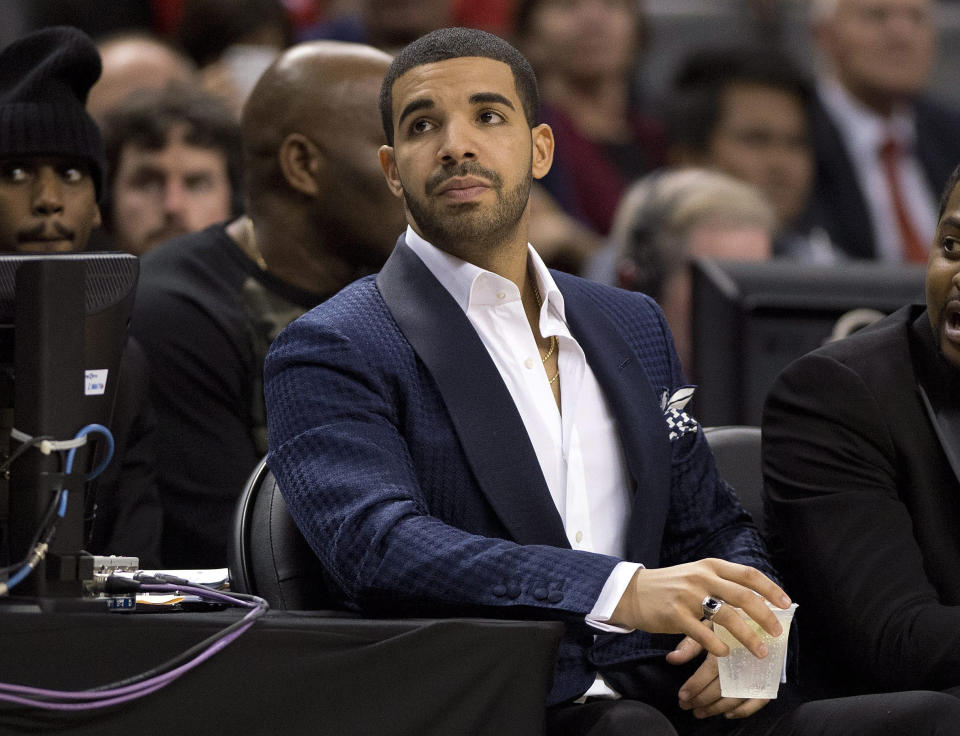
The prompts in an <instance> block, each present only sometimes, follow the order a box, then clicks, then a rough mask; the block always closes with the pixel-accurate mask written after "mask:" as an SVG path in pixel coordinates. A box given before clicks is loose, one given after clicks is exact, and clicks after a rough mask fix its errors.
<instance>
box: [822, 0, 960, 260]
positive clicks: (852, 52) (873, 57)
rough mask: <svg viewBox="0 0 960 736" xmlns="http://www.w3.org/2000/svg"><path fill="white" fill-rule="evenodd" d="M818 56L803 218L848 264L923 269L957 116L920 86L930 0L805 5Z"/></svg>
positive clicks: (928, 48)
mask: <svg viewBox="0 0 960 736" xmlns="http://www.w3.org/2000/svg"><path fill="white" fill-rule="evenodd" d="M811 8H812V11H811V12H812V22H813V39H814V42H815V45H816V48H817V49H818V51H819V54H820V56H821V61H822V64H821V67H820V70H819V73H818V78H817V88H816V91H817V94H816V102H817V104H816V105H815V106H814V110H813V125H812V128H811V131H812V132H811V139H812V141H813V148H814V152H815V154H816V161H817V167H816V174H815V177H814V185H813V196H812V200H811V213H812V216H813V217H815V218H816V220H817V222H819V223H821V224H822V225H823V227H824V228H825V229H826V230H827V232H828V233H829V234H830V239H831V240H832V241H833V243H834V244H835V245H836V246H837V247H838V248H840V249H841V250H842V251H843V252H845V253H846V254H848V255H849V256H851V257H853V258H864V259H873V260H878V261H886V262H889V263H902V262H905V261H915V262H925V261H926V258H927V253H928V250H929V243H930V242H931V240H932V238H933V229H934V224H935V223H936V210H937V192H939V191H940V188H941V187H942V186H943V182H945V181H946V179H947V177H948V176H949V175H950V172H951V171H952V169H953V167H954V165H955V164H956V162H957V161H960V136H957V130H960V112H958V111H957V110H954V109H952V108H949V107H948V106H946V105H944V104H941V103H939V102H937V101H935V100H933V99H932V98H931V97H930V96H928V95H927V94H926V93H925V91H924V88H925V86H926V84H927V81H928V79H929V77H930V71H931V69H932V66H933V60H934V55H935V51H936V35H937V31H936V27H935V21H934V17H933V15H934V2H933V0H815V1H814V2H813V3H812V4H811Z"/></svg>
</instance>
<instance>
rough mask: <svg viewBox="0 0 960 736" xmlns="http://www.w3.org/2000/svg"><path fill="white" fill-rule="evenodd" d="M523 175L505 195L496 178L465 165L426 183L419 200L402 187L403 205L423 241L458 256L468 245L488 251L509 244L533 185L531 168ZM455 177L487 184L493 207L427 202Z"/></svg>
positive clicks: (431, 200)
mask: <svg viewBox="0 0 960 736" xmlns="http://www.w3.org/2000/svg"><path fill="white" fill-rule="evenodd" d="M526 171H527V173H526V175H525V176H524V177H523V178H522V179H521V180H520V182H518V183H517V185H516V186H515V187H514V188H513V189H509V190H506V191H504V188H503V178H502V177H501V176H500V175H499V174H497V173H496V172H495V171H491V170H489V169H485V168H483V167H482V166H481V165H480V164H478V163H475V162H472V161H467V162H464V163H461V164H459V165H458V166H455V167H453V168H451V169H447V170H444V171H443V172H441V173H439V174H437V175H435V176H433V177H431V178H430V179H428V180H427V182H426V184H425V185H424V192H425V196H424V197H421V198H418V197H417V196H416V195H414V193H413V192H411V191H410V190H409V189H407V187H406V185H403V196H404V201H405V202H406V205H407V209H408V210H409V212H410V216H411V217H412V218H413V221H414V222H415V223H416V224H417V225H418V226H419V227H420V230H421V232H422V233H423V235H424V237H425V238H426V239H427V240H428V241H430V242H431V243H432V244H433V245H435V246H437V247H438V248H440V249H441V250H443V251H446V252H451V248H452V249H453V252H458V251H460V250H462V249H463V247H464V246H468V245H472V246H474V247H481V248H484V249H491V248H495V247H496V246H498V245H500V244H501V243H503V242H504V241H506V240H508V239H509V238H510V236H511V235H513V233H515V232H516V230H517V227H518V226H519V224H520V220H521V218H522V217H523V213H524V211H525V210H526V207H527V202H528V201H529V199H530V187H531V185H532V183H533V175H532V174H531V172H530V168H529V167H527V170H526ZM455 176H480V177H483V178H484V179H486V180H487V181H489V182H490V185H491V188H492V189H493V191H494V192H495V193H496V202H495V203H494V205H493V207H492V208H487V209H485V208H484V207H483V206H482V205H481V204H480V203H479V202H464V203H463V204H459V205H457V206H455V207H450V206H449V205H442V204H440V203H438V202H437V201H436V200H433V199H431V198H430V194H431V193H432V192H433V191H435V190H436V189H437V187H438V186H440V185H441V184H442V183H443V182H445V181H447V180H448V179H450V178H452V177H455ZM401 183H402V182H401Z"/></svg>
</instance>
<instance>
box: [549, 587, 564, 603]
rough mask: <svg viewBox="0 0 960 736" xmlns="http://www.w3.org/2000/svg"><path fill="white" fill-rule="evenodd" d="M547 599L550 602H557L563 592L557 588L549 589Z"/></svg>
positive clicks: (561, 597)
mask: <svg viewBox="0 0 960 736" xmlns="http://www.w3.org/2000/svg"><path fill="white" fill-rule="evenodd" d="M547 600H548V601H550V602H551V603H559V602H560V601H562V600H563V593H561V592H560V591H559V590H551V591H550V595H548V596H547Z"/></svg>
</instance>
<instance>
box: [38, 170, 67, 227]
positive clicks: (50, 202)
mask: <svg viewBox="0 0 960 736" xmlns="http://www.w3.org/2000/svg"><path fill="white" fill-rule="evenodd" d="M33 211H34V213H35V214H38V215H47V216H49V215H55V214H57V213H59V212H63V192H62V190H61V183H60V178H59V177H58V176H57V172H55V171H54V170H53V168H52V167H50V166H41V167H40V168H39V169H38V171H37V176H36V178H35V179H34V184H33Z"/></svg>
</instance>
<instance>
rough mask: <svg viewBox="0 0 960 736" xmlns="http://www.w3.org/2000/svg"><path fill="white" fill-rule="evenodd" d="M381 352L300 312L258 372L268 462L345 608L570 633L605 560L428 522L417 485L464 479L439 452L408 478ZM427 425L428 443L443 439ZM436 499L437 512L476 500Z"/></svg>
mask: <svg viewBox="0 0 960 736" xmlns="http://www.w3.org/2000/svg"><path fill="white" fill-rule="evenodd" d="M381 337H382V335H381ZM358 342H359V343H362V344H363V347H360V346H359V345H358V344H357V343H358ZM385 342H389V341H384V340H380V341H377V342H374V341H370V340H366V339H362V336H361V337H360V338H358V337H357V335H356V334H354V337H348V336H347V335H345V334H344V333H343V331H340V330H338V329H336V328H333V327H330V326H328V325H325V324H324V323H322V321H318V320H316V319H314V315H313V313H311V315H308V317H307V318H304V319H301V320H299V321H297V322H295V323H294V324H293V325H291V326H290V327H288V328H287V330H285V331H284V332H283V333H282V334H281V335H280V336H279V337H278V338H277V340H276V341H275V342H274V344H273V345H272V347H271V351H270V353H269V355H268V357H267V362H266V367H265V379H266V380H265V387H266V400H267V411H268V426H269V442H270V453H269V456H268V458H269V459H268V464H269V465H270V468H271V469H272V470H273V472H274V473H275V474H276V476H277V479H278V482H279V484H280V488H281V489H282V492H283V494H284V497H285V499H286V501H287V504H288V506H289V508H290V510H291V513H292V515H293V516H294V518H295V520H296V521H297V523H298V525H299V526H300V528H301V530H302V531H303V533H304V536H305V537H306V539H307V541H308V542H309V543H310V545H311V547H312V548H313V550H314V551H315V552H316V554H317V555H318V557H319V558H320V560H321V562H322V563H323V565H324V567H325V568H326V570H327V571H328V572H329V574H330V575H331V577H332V579H333V580H334V582H335V583H336V584H337V585H338V586H339V587H340V588H341V590H342V592H343V594H344V596H345V598H346V599H347V601H348V602H349V603H351V604H353V605H356V606H358V607H360V608H362V609H363V610H367V611H371V610H380V611H386V612H392V613H398V612H401V611H402V612H406V613H410V612H417V611H420V612H422V613H424V614H427V615H437V614H438V613H440V612H446V613H454V612H456V613H460V614H465V615H471V614H472V615H493V614H494V613H495V612H496V610H501V611H503V610H505V608H507V607H511V608H513V609H514V610H516V607H523V606H529V607H532V608H536V609H540V610H541V611H542V610H544V609H547V610H549V611H551V612H553V613H554V614H556V615H557V616H559V617H563V616H566V615H569V616H572V617H574V619H575V620H577V619H578V620H581V621H582V617H583V616H584V615H585V614H586V613H588V612H589V611H590V610H591V608H592V607H593V604H594V602H595V601H596V599H597V597H598V596H599V593H600V590H601V588H602V587H603V583H604V582H605V580H606V578H607V576H608V575H609V573H610V571H611V570H612V569H613V567H614V566H615V565H616V563H617V561H618V560H616V559H615V558H612V557H607V556H604V555H598V554H591V553H586V552H580V551H573V550H570V549H561V548H556V547H550V546H543V545H519V544H516V543H514V542H512V541H508V540H506V539H500V538H496V537H488V536H483V535H479V534H471V533H468V532H466V531H463V530H462V529H459V528H457V527H455V526H453V525H451V524H447V523H444V522H443V521H442V520H440V519H439V518H437V517H436V516H435V515H432V514H431V508H430V504H429V502H428V496H427V494H426V493H425V492H424V489H423V488H422V487H421V483H422V482H429V483H431V484H432V485H433V487H434V489H435V488H436V487H437V484H443V483H447V484H456V483H463V482H464V479H463V478H462V477H459V476H456V475H450V476H449V477H447V476H446V475H445V468H446V467H448V466H447V461H448V459H449V458H448V457H445V453H446V452H448V451H449V444H445V443H443V442H441V443H439V444H438V447H437V452H436V455H437V456H436V457H435V459H434V462H432V463H431V464H430V466H429V467H427V468H424V467H415V463H414V460H413V458H412V455H411V452H410V449H409V447H408V445H407V439H406V437H405V436H404V432H403V415H404V414H405V413H406V412H407V411H409V410H415V409H412V408H411V406H410V404H411V403H413V402H415V401H416V397H415V393H416V390H417V382H416V380H415V379H414V378H413V377H412V376H408V375H400V373H401V372H402V369H401V368H399V367H398V363H399V362H401V361H400V360H399V359H397V355H396V354H394V355H393V356H392V357H393V358H394V360H391V359H390V358H391V356H389V355H384V354H380V355H377V356H371V354H370V350H375V349H389V348H383V345H384V344H385ZM439 419H442V418H438V422H437V429H436V432H444V431H447V430H445V429H443V427H444V426H446V425H444V424H443V422H442V421H439ZM422 440H423V441H425V442H430V439H429V438H422ZM458 478H459V479H458ZM443 491H444V495H445V497H446V498H447V499H448V502H449V499H453V502H455V499H456V498H457V497H458V494H463V493H471V492H473V493H475V492H478V491H476V489H471V488H466V487H464V488H454V487H448V488H444V489H443ZM430 497H431V498H435V497H436V494H435V493H433V494H431V496H430ZM504 615H506V614H504Z"/></svg>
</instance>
